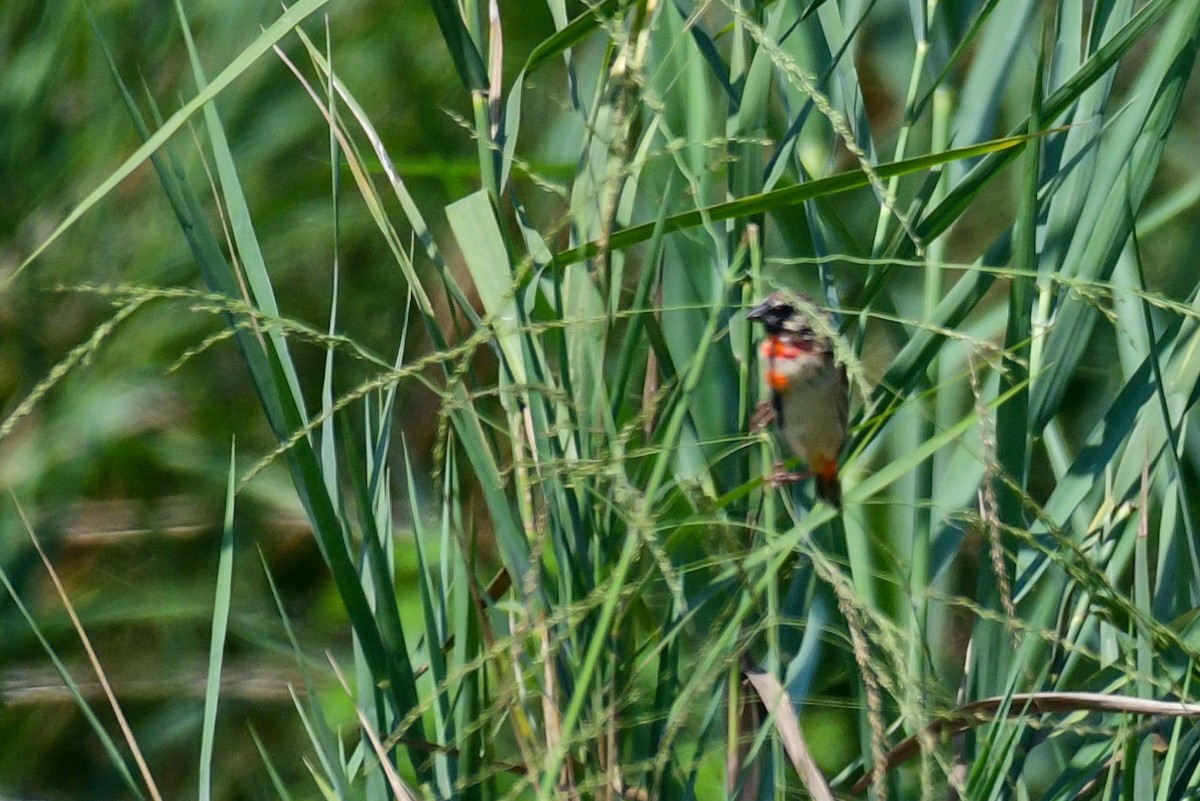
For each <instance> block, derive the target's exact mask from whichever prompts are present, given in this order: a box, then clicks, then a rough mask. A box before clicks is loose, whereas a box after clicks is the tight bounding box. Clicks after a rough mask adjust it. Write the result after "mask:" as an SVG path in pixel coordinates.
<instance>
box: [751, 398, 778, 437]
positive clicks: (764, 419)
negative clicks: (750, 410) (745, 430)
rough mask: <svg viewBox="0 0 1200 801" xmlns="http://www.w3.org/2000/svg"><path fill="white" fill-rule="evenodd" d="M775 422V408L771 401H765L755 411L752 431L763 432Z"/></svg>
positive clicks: (752, 416)
mask: <svg viewBox="0 0 1200 801" xmlns="http://www.w3.org/2000/svg"><path fill="white" fill-rule="evenodd" d="M774 422H775V407H774V406H772V405H771V402H770V401H763V402H761V403H760V404H758V406H756V407H755V409H754V414H753V415H751V417H750V430H751V431H762V430H763V429H764V428H766V427H767V426H769V425H771V423H774Z"/></svg>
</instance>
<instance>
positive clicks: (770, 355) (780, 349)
mask: <svg viewBox="0 0 1200 801" xmlns="http://www.w3.org/2000/svg"><path fill="white" fill-rule="evenodd" d="M761 350H762V357H763V358H764V359H794V358H796V357H797V356H799V355H800V354H802V353H804V351H805V348H803V347H801V346H800V345H797V344H796V343H795V342H787V341H785V340H784V339H782V338H781V337H773V336H772V337H767V338H766V339H764V340H763V341H762V345H761Z"/></svg>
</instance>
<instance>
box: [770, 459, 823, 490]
mask: <svg viewBox="0 0 1200 801" xmlns="http://www.w3.org/2000/svg"><path fill="white" fill-rule="evenodd" d="M811 476H812V474H811V473H809V472H808V471H805V472H803V473H797V472H796V471H794V470H786V469H784V467H783V462H776V463H775V471H774V472H772V473H771V474H770V475H769V476H767V478H766V482H767V486H769V487H771V488H773V489H779V488H780V487H782V486H783V485H784V484H795V483H796V482H798V481H805V480H807V479H809V478H810V477H811Z"/></svg>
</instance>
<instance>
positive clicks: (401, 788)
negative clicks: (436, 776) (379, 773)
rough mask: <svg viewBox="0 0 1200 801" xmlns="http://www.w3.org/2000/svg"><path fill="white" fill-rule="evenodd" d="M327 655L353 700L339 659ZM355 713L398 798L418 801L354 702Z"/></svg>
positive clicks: (339, 680) (340, 681)
mask: <svg viewBox="0 0 1200 801" xmlns="http://www.w3.org/2000/svg"><path fill="white" fill-rule="evenodd" d="M325 657H326V658H327V659H328V660H329V665H330V666H331V667H332V668H333V675H335V676H337V680H338V683H339V684H341V685H342V689H343V690H345V691H346V695H348V696H349V697H350V699H351V700H352V701H353V700H354V693H352V692H350V684H349V683H348V682H347V681H346V677H345V676H343V675H342V669H341V668H339V667H338V664H337V660H335V659H334V658H333V654H331V653H329V652H328V651H326V652H325ZM354 713H355V714H356V715H358V723H359V725H360V726H361V727H362V730H363V733H364V734H366V735H367V739H368V740H370V741H371V748H372V749H373V750H374V751H375V758H376V759H378V760H379V766H380V767H381V768H382V769H383V773H384V775H385V776H386V777H387V780H388V786H389V787H391V788H392V792H393V793H394V794H395V796H396V797H397V798H399V799H402V801H417V795H416V794H415V793H414V792H413V791H412V790H410V789H409V788H408V785H407V784H405V783H404V780H403V779H401V778H400V774H398V773H396V767H395V766H394V765H393V764H392V761H391V760H390V759H389V758H388V755H387V751H385V750H384V748H383V744H382V743H381V742H380V741H379V735H378V734H376V733H375V730H374V729H372V728H371V721H369V720H367V716H366V715H365V714H364V713H363V711H362V709H360V708H359V706H358V704H357V703H355V704H354Z"/></svg>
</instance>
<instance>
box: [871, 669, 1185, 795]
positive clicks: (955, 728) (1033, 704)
mask: <svg viewBox="0 0 1200 801" xmlns="http://www.w3.org/2000/svg"><path fill="white" fill-rule="evenodd" d="M1006 704H1007V705H1008V706H1007V708H1008V712H1007V713H1006V716H1007V717H1027V716H1029V715H1050V714H1062V713H1069V712H1114V713H1120V714H1127V715H1153V716H1161V717H1188V718H1200V704H1189V703H1186V702H1184V701H1155V700H1152V699H1149V698H1134V697H1132V696H1128V695H1113V694H1111V693H1086V692H1044V693H1013V694H1012V695H1011V696H1009V697H1007V698H1006V697H1004V696H996V697H994V698H985V699H984V700H982V701H975V702H974V703H970V704H967V705H966V706H963V707H960V708H958V709H956V710H954V711H953V712H951V713H950V715H949V716H948V717H945V718H943V719H941V720H935V721H933V722H932V723H930V724H929V726H928V728H927V729H926V732H927V733H929V734H934V735H942V734H950V735H954V734H958V733H960V732H964V731H966V730H967V729H969V728H971V727H972V726H974V725H976V724H979V723H986V722H988V721H989V720H992V719H993V718H994V717H995V714H996V713H997V712H998V711H1000V709H1002V708H1004V707H1005V705H1006ZM918 749H919V745H918V735H916V734H913V735H910V736H909V737H906V738H905V739H904V740H902V741H901V742H900V744H899V745H897V746H896V747H895V748H893V749H892V750H891V751H889V752H888V755H887V758H886V759H885V768H886V769H887V770H892V769H893V768H896V767H898V766H900V765H902V764H904V763H905V762H907V761H908V760H909V759H912V758H913V757H914V756H916V754H917V751H918ZM870 782H871V777H870V776H864V777H863V778H861V779H859V780H858V781H857V782H856V783H855V785H854V786H853V787H852V788H850V793H851V794H852V795H861V794H862V793H863V792H864V791H865V790H866V789H867V787H868V786H869V785H870Z"/></svg>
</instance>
